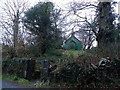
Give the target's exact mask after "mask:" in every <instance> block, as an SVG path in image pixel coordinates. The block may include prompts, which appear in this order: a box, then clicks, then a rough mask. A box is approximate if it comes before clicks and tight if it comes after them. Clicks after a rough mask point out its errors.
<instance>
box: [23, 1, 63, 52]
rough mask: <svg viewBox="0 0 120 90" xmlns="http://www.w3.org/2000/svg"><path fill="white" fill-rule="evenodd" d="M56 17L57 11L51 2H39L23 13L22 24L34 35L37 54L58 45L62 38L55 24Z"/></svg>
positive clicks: (57, 15)
mask: <svg viewBox="0 0 120 90" xmlns="http://www.w3.org/2000/svg"><path fill="white" fill-rule="evenodd" d="M58 17H59V11H57V10H55V9H54V5H53V3H51V2H39V3H38V4H37V5H35V6H34V7H32V8H30V9H29V10H28V11H27V12H26V13H25V17H24V18H23V22H24V25H25V26H26V28H27V29H29V30H30V31H31V32H32V34H33V35H35V37H34V38H35V39H34V41H33V42H34V44H33V46H34V47H37V49H38V50H37V51H38V52H39V54H44V53H45V52H46V51H47V50H49V49H50V48H59V47H60V44H61V40H62V38H61V31H60V30H59V29H58V28H57V24H56V22H57V20H58Z"/></svg>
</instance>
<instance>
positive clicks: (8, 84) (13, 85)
mask: <svg viewBox="0 0 120 90" xmlns="http://www.w3.org/2000/svg"><path fill="white" fill-rule="evenodd" d="M0 81H2V88H31V87H30V86H25V85H20V84H16V83H14V82H11V81H8V80H0Z"/></svg>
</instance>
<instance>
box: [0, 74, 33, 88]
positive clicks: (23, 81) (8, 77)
mask: <svg viewBox="0 0 120 90" xmlns="http://www.w3.org/2000/svg"><path fill="white" fill-rule="evenodd" d="M0 77H2V79H5V80H9V81H13V82H15V83H17V84H22V85H28V86H33V85H32V84H31V83H30V81H28V80H26V79H24V78H20V77H17V76H14V75H1V76H0Z"/></svg>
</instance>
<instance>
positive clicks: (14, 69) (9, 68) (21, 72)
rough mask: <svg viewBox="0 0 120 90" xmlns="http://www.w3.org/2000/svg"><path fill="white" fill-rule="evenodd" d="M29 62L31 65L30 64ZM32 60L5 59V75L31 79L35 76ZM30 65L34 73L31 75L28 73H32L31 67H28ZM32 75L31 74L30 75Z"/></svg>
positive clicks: (3, 65) (3, 63)
mask: <svg viewBox="0 0 120 90" xmlns="http://www.w3.org/2000/svg"><path fill="white" fill-rule="evenodd" d="M28 60H29V63H28ZM30 61H32V60H30V59H28V58H14V59H9V60H8V59H5V60H3V61H2V71H3V73H4V74H9V75H15V76H18V77H22V78H27V79H29V80H30V79H31V77H32V76H33V74H34V73H33V69H34V67H33V66H34V63H32V64H30ZM28 64H30V65H31V66H30V67H33V69H31V71H32V73H31V75H28V71H30V70H29V69H30V67H27V66H28ZM29 74H30V73H29Z"/></svg>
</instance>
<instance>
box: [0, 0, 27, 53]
mask: <svg viewBox="0 0 120 90" xmlns="http://www.w3.org/2000/svg"><path fill="white" fill-rule="evenodd" d="M0 8H1V16H0V17H1V20H0V26H1V27H2V28H3V30H4V32H6V33H7V34H4V37H5V38H6V39H9V38H8V36H11V38H10V40H8V41H10V42H12V43H13V46H14V49H15V51H17V48H18V41H19V38H20V37H19V36H20V35H19V33H20V32H21V30H23V26H22V17H23V15H24V12H25V11H26V9H27V8H28V1H25V0H22V1H21V0H5V1H4V2H2V6H1V7H0ZM11 39H12V40H11Z"/></svg>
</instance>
